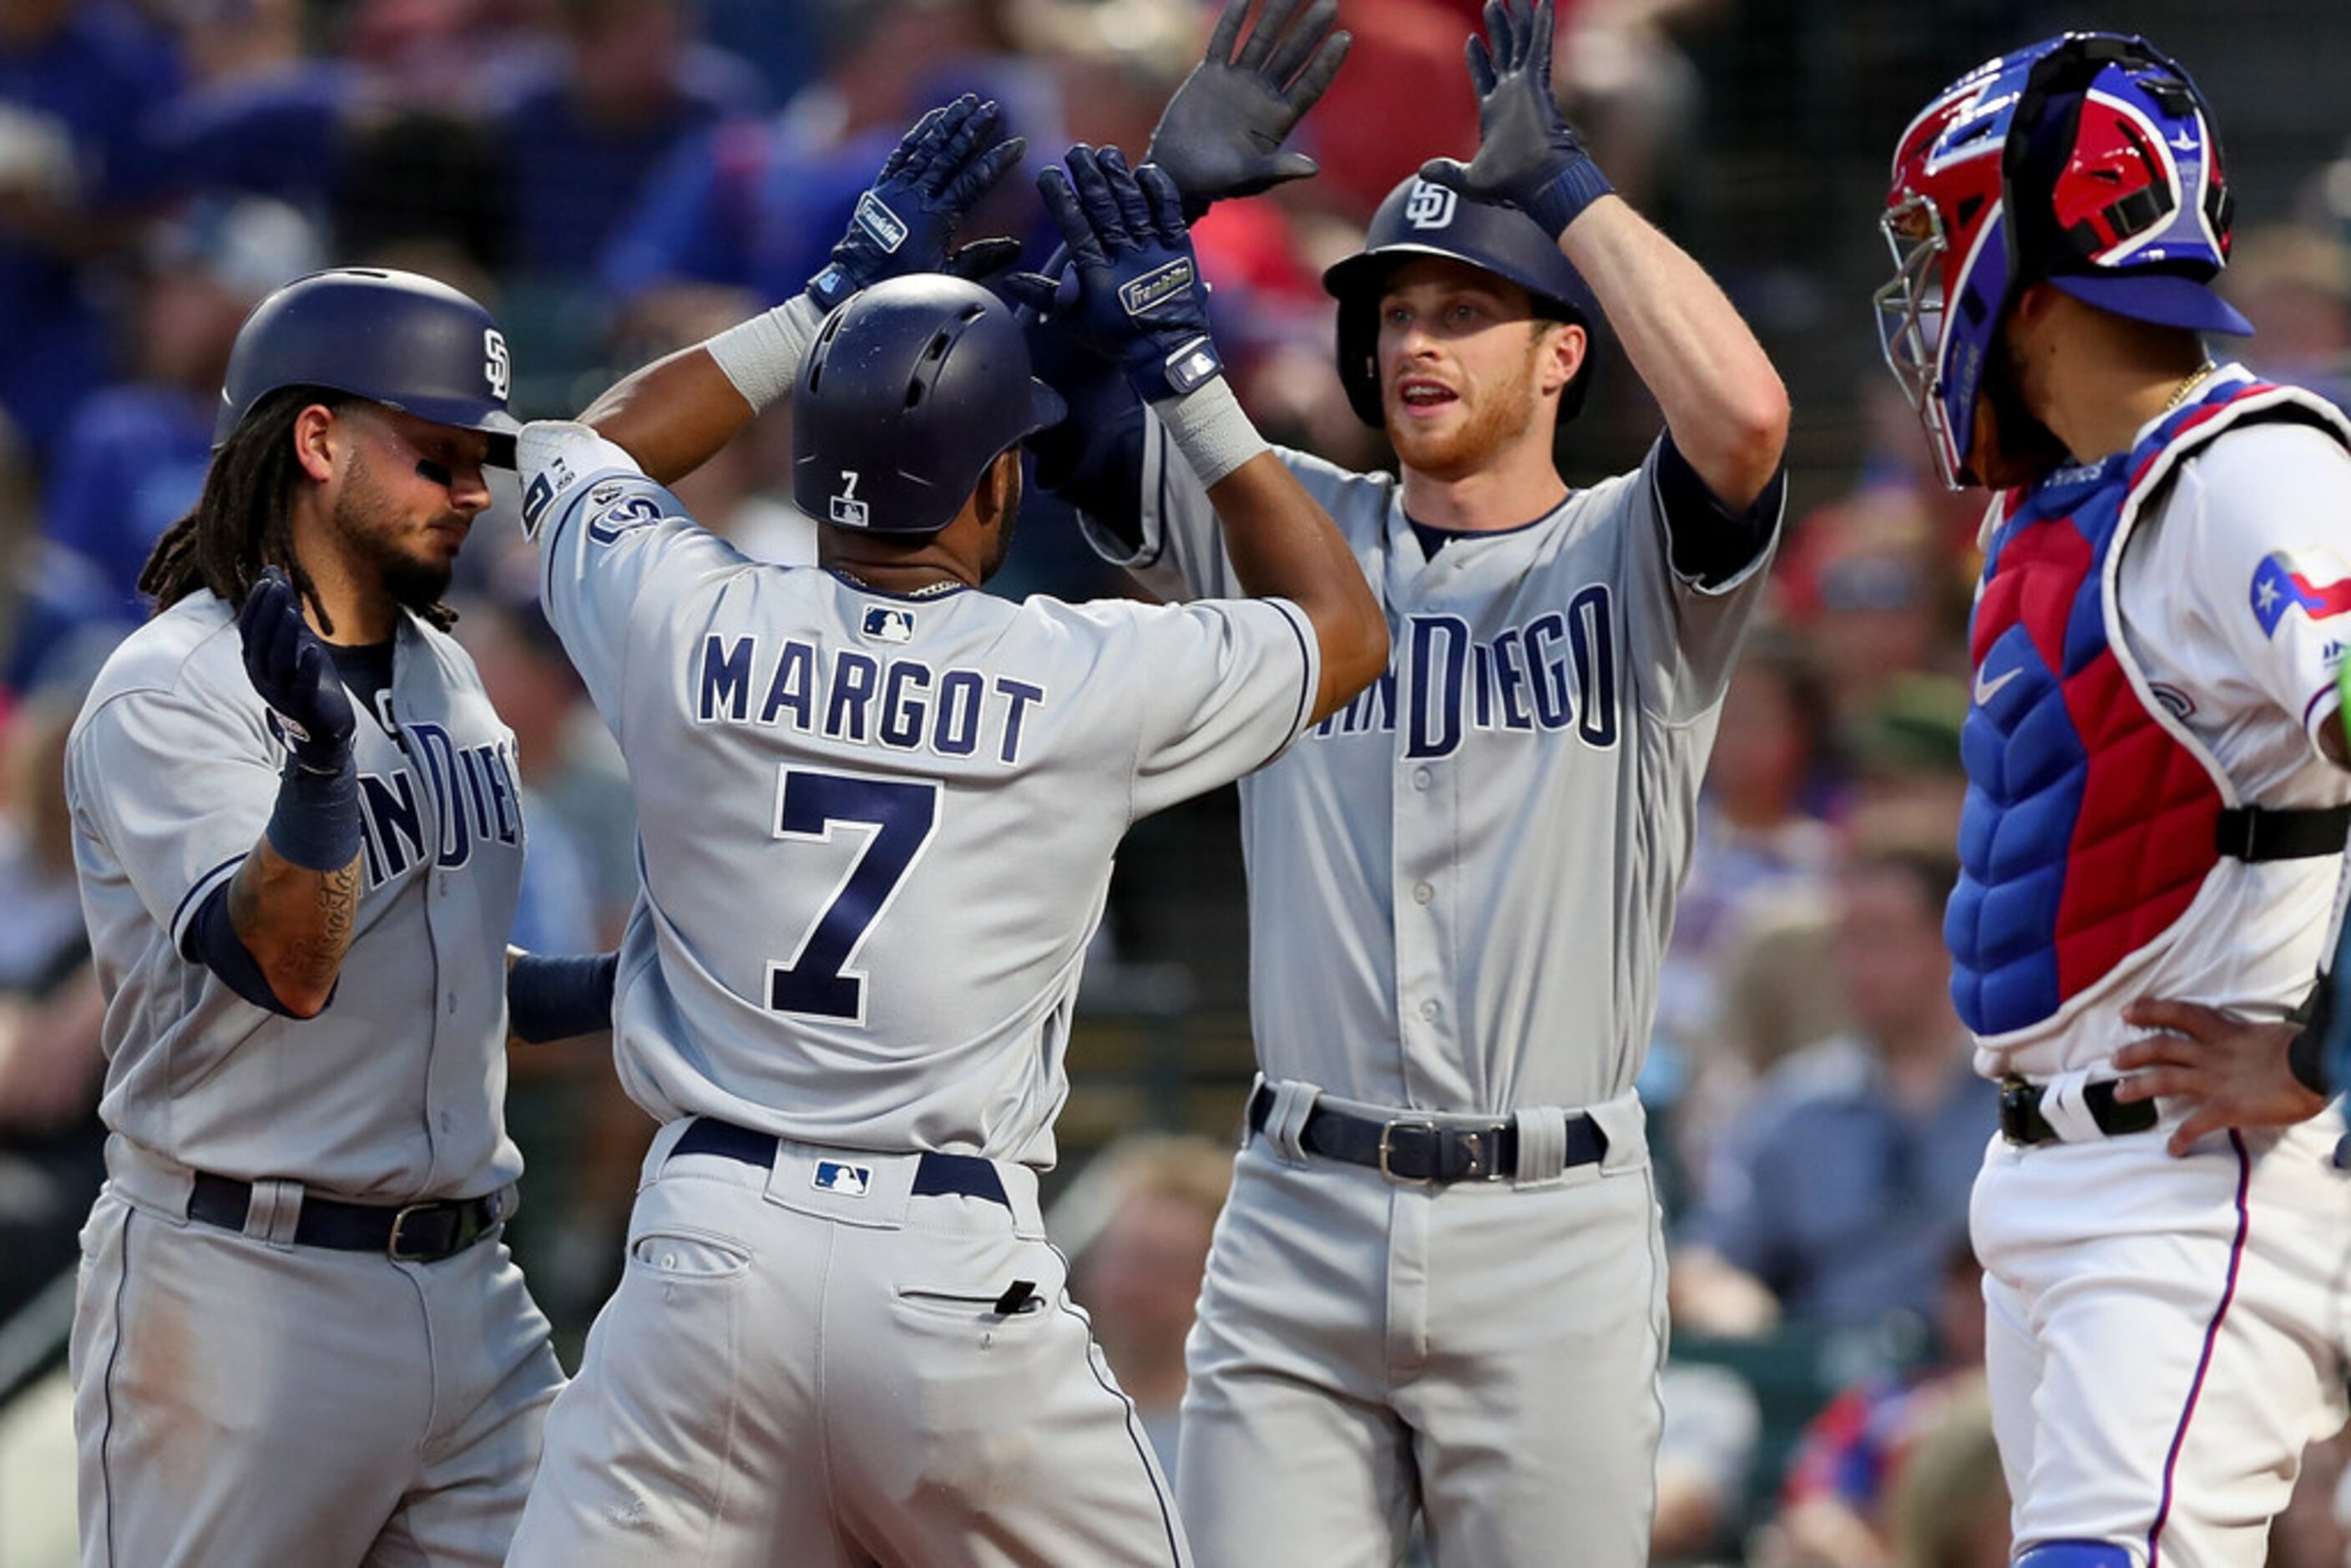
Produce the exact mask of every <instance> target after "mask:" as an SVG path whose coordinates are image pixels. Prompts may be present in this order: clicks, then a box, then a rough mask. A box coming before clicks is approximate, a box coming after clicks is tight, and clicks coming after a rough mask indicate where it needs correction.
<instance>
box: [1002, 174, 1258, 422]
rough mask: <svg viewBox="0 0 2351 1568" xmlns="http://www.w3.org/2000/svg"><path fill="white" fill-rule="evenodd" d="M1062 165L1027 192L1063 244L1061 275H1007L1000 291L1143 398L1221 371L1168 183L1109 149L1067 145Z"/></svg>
mask: <svg viewBox="0 0 2351 1568" xmlns="http://www.w3.org/2000/svg"><path fill="white" fill-rule="evenodd" d="M1063 162H1066V163H1067V164H1068V165H1069V172H1068V174H1067V175H1064V174H1063V173H1062V172H1061V170H1059V169H1048V170H1046V171H1045V172H1043V173H1042V174H1040V175H1039V176H1038V177H1037V187H1038V189H1039V191H1040V192H1041V193H1043V195H1044V198H1045V208H1046V210H1047V211H1048V212H1050V213H1051V214H1053V221H1054V223H1055V224H1056V225H1059V226H1060V228H1061V237H1062V239H1063V240H1064V241H1066V242H1067V244H1068V246H1069V253H1070V270H1069V272H1068V273H1067V274H1065V275H1064V277H1063V278H1062V279H1061V280H1059V281H1057V280H1055V279H1052V278H1049V277H1043V276H1041V275H1040V274H1037V273H1033V272H1031V273H1016V274H1014V275H1013V276H1012V277H1008V278H1006V279H1005V281H1004V290H1005V292H1006V293H1007V294H1008V295H1009V296H1010V297H1011V298H1013V299H1014V300H1015V301H1016V302H1018V303H1019V304H1021V305H1024V306H1026V307H1028V308H1029V309H1032V310H1034V311H1036V312H1037V313H1038V314H1039V315H1040V316H1041V317H1044V318H1045V319H1048V320H1051V321H1057V322H1060V323H1062V324H1064V325H1066V326H1067V327H1068V329H1070V331H1071V332H1072V333H1073V334H1075V335H1076V337H1077V338H1078V339H1079V340H1081V342H1083V343H1085V344H1087V345H1088V346H1090V347H1091V348H1092V349H1093V350H1094V351H1095V352H1096V353H1099V354H1101V355H1102V357H1103V358H1105V359H1109V360H1114V361H1117V363H1118V365H1119V368H1120V369H1121V370H1122V371H1123V372H1124V373H1125V375H1126V381H1127V384H1128V385H1129V386H1131V387H1133V388H1134V391H1135V392H1136V394H1137V395H1138V396H1140V397H1141V398H1142V399H1143V400H1144V402H1157V401H1159V400H1160V399H1162V398H1166V397H1175V396H1178V395H1180V394H1182V393H1184V392H1190V391H1192V390H1193V389H1194V388H1195V387H1197V386H1199V385H1201V384H1202V383H1204V382H1209V381H1212V380H1214V379H1215V378H1216V377H1217V376H1218V375H1220V374H1222V373H1223V372H1224V368H1225V367H1224V361H1222V360H1220V359H1219V358H1218V357H1217V346H1216V344H1215V342H1214V341H1213V340H1211V339H1210V338H1209V336H1208V300H1207V293H1208V289H1207V284H1206V283H1205V282H1203V281H1202V280H1201V278H1200V276H1199V267H1198V265H1197V264H1196V262H1195V261H1194V259H1193V256H1192V236H1191V234H1190V232H1189V231H1188V230H1187V229H1186V227H1185V224H1184V201H1183V197H1182V196H1181V195H1180V194H1178V193H1177V192H1176V189H1175V181H1173V180H1171V179H1169V178H1168V177H1167V173H1166V171H1165V170H1163V169H1158V168H1155V167H1153V166H1152V165H1151V164H1148V163H1146V164H1144V166H1143V168H1142V169H1141V170H1140V171H1134V170H1130V169H1128V168H1127V166H1126V158H1125V155H1124V154H1123V153H1122V152H1119V150H1118V149H1117V148H1115V147H1105V148H1103V149H1102V151H1101V152H1099V153H1097V152H1094V151H1093V150H1092V149H1091V148H1089V147H1085V146H1083V145H1080V146H1076V147H1072V148H1071V149H1070V154H1069V156H1068V157H1067V158H1066V159H1064V160H1063Z"/></svg>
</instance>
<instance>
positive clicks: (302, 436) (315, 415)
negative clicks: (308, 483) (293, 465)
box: [293, 402, 347, 483]
mask: <svg viewBox="0 0 2351 1568" xmlns="http://www.w3.org/2000/svg"><path fill="white" fill-rule="evenodd" d="M293 439H294V461H295V462H297V463H298V464H300V465H302V472H303V473H305V474H307V475H308V476H310V477H311V478H313V479H315V480H318V481H319V482H320V483H324V482H325V481H327V480H328V479H330V478H332V477H334V473H335V448H336V446H337V444H339V443H340V442H342V441H343V440H345V439H347V432H346V429H345V427H344V425H343V423H342V422H341V421H340V419H339V418H338V417H337V416H336V414H335V412H334V411H333V410H332V409H330V408H329V407H328V406H327V405H326V404H325V403H322V402H314V403H310V404H308V405H306V406H305V407H304V408H303V409H302V411H301V412H300V413H297V414H296V415H295V416H294V436H293Z"/></svg>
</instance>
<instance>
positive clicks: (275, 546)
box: [139, 386, 457, 636]
mask: <svg viewBox="0 0 2351 1568" xmlns="http://www.w3.org/2000/svg"><path fill="white" fill-rule="evenodd" d="M359 401H360V399H357V398H354V397H351V396H350V395H349V394H347V393H344V392H332V391H329V390H328V389H327V388H324V387H311V386H292V387H279V388H277V390H276V391H274V392H269V393H267V394H266V395H265V396H264V397H263V398H262V399H261V401H260V402H256V403H255V404H254V405H253V407H252V409H251V410H249V411H248V412H247V413H246V416H245V418H243V419H242V420H240V421H238V422H237V426H236V428H235V430H233V431H231V432H230V433H229V437H228V439H227V440H226V441H225V442H224V443H222V444H221V447H220V449H219V450H218V451H216V452H214V454H213V461H212V466H211V467H210V468H208V469H207V470H205V473H204V494H203V495H202V496H200V497H197V500H196V504H195V507H194V509H193V510H192V511H190V512H189V513H188V515H187V516H186V517H182V518H181V519H180V520H179V521H178V522H176V523H173V524H172V526H171V527H170V528H167V529H165V530H164V532H163V537H162V538H160V539H158V540H156V541H155V549H154V550H153V552H152V554H150V555H149V556H148V558H147V564H146V566H144V567H143V568H141V570H140V573H139V591H140V592H141V593H144V594H148V595H150V596H152V598H153V599H154V601H155V612H156V613H157V614H159V615H160V614H162V612H164V611H166V610H169V609H170V608H171V607H172V605H174V604H177V603H178V602H179V601H181V600H183V599H185V598H186V597H188V595H190V594H191V593H194V592H196V591H198V590H200V589H209V590H211V591H213V592H214V594H216V595H218V596H219V597H220V598H221V600H222V601H225V603H226V604H228V606H229V607H230V609H231V610H235V607H236V606H238V605H241V604H243V603H244V602H245V598H246V594H248V593H250V592H252V591H253V585H254V584H255V583H256V582H257V581H259V580H261V572H262V569H263V568H265V567H270V566H276V567H279V568H282V569H283V570H285V573H286V577H287V581H289V582H290V583H292V584H293V587H294V591H295V593H296V595H297V596H298V597H299V598H300V599H301V601H303V602H304V603H306V604H308V606H309V607H310V610H311V612H312V613H313V614H315V615H316V616H317V618H318V623H319V631H320V632H324V633H325V634H327V635H328V636H332V635H334V631H335V622H334V618H333V617H332V616H330V615H329V614H328V613H327V607H326V606H325V605H323V604H321V603H320V602H319V592H318V590H317V588H316V587H315V586H314V585H313V584H312V583H311V581H310V574H309V573H308V572H307V571H305V570H302V562H301V560H300V559H299V558H298V556H296V554H295V553H294V495H295V487H296V485H297V483H298V480H299V479H300V478H301V476H302V469H301V465H300V463H299V462H298V460H297V458H296V456H295V452H294V441H293V432H294V421H295V418H296V416H297V415H298V414H300V413H301V412H302V411H303V410H304V409H306V408H308V407H309V406H310V405H311V404H313V403H319V404H322V405H324V406H325V407H326V408H328V409H329V410H331V411H335V412H340V411H341V410H342V409H344V408H346V407H348V406H349V405H350V404H352V403H354V402H359ZM418 613H419V614H420V615H421V616H422V617H423V619H424V620H425V621H426V622H430V623H431V624H432V625H433V626H434V628H435V629H436V630H439V631H443V632H445V631H447V630H448V629H449V628H450V626H451V625H453V624H454V623H455V622H456V619H457V616H456V612H455V611H453V610H451V609H449V608H448V607H447V606H446V605H443V604H435V605H433V606H431V607H430V608H429V609H426V610H423V611H420V612H418Z"/></svg>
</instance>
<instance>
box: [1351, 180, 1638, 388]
mask: <svg viewBox="0 0 2351 1568" xmlns="http://www.w3.org/2000/svg"><path fill="white" fill-rule="evenodd" d="M1416 256H1450V257H1451V258H1452V259H1454V260H1455V261H1466V262H1468V264H1469V265H1470V266H1472V267H1483V268H1484V269H1485V270H1487V271H1488V272H1490V273H1492V274H1494V275H1495V276H1496V277H1505V278H1508V279H1509V280H1510V281H1511V282H1512V283H1515V284H1517V285H1518V286H1519V287H1521V288H1523V289H1525V290H1526V291H1527V293H1528V294H1529V295H1531V297H1532V298H1533V300H1534V307H1535V311H1536V314H1538V315H1540V316H1542V317H1544V318H1546V319H1550V320H1554V321H1572V322H1573V323H1574V324H1575V325H1577V326H1579V327H1583V328H1584V329H1587V330H1588V329H1590V327H1591V325H1592V318H1591V317H1590V316H1589V315H1587V314H1586V313H1585V311H1584V309H1583V306H1582V304H1580V303H1579V301H1581V300H1583V299H1584V298H1587V297H1588V296H1587V291H1586V289H1585V288H1584V286H1583V278H1581V277H1577V276H1576V272H1575V268H1574V267H1571V266H1569V265H1568V260H1567V257H1566V256H1562V255H1561V254H1560V249H1559V243H1558V242H1557V241H1556V240H1554V239H1552V236H1551V235H1547V234H1545V233H1543V231H1542V226H1541V225H1539V224H1537V223H1536V222H1535V221H1534V219H1532V218H1531V217H1529V216H1527V214H1524V213H1522V212H1520V211H1519V209H1518V208H1516V207H1506V206H1502V205H1499V204H1495V203H1491V202H1481V201H1479V200H1478V199H1477V198H1476V197H1474V196H1467V195H1464V194H1462V193H1460V192H1458V191H1456V190H1453V189H1452V188H1450V187H1449V186H1445V185H1440V184H1437V183H1436V182H1434V181H1430V180H1424V179H1422V178H1421V177H1420V176H1419V175H1417V174H1415V175H1413V176H1411V177H1410V178H1408V179H1406V180H1405V182H1404V183H1402V184H1401V185H1398V186H1397V187H1396V188H1395V190H1393V191H1390V192H1389V193H1388V198H1387V200H1386V201H1384V202H1382V203H1381V204H1380V210H1379V211H1378V212H1376V213H1374V214H1372V226H1371V230H1370V232H1369V233H1367V234H1365V235H1364V248H1363V249H1362V250H1360V251H1357V252H1356V253H1355V254H1354V255H1353V256H1348V257H1346V258H1345V259H1344V260H1343V261H1338V262H1334V263H1332V265H1331V266H1330V267H1327V268H1325V269H1324V271H1323V273H1322V288H1323V291H1324V292H1325V293H1327V294H1329V295H1330V296H1331V297H1332V298H1333V299H1336V300H1337V301H1338V302H1339V384H1340V385H1342V386H1343V387H1345V388H1346V389H1347V402H1349V403H1350V404H1351V405H1352V406H1353V408H1354V411H1355V417H1356V418H1358V419H1360V420H1362V421H1363V422H1364V423H1365V424H1368V425H1370V426H1372V427H1373V428H1374V429H1375V430H1376V429H1378V428H1379V427H1380V425H1381V424H1382V423H1384V422H1383V421H1382V419H1381V414H1380V365H1379V339H1380V321H1379V305H1380V290H1381V288H1382V287H1384V285H1385V283H1386V281H1387V276H1388V274H1389V272H1390V271H1392V270H1393V269H1394V268H1395V267H1397V266H1399V265H1401V264H1402V263H1404V262H1407V261H1410V260H1412V259H1413V258H1414V257H1416ZM1591 368H1592V367H1591V361H1590V360H1589V359H1586V361H1584V365H1583V369H1582V370H1580V371H1577V372H1576V376H1575V380H1573V382H1569V383H1568V384H1567V389H1566V390H1565V391H1564V392H1561V393H1560V396H1559V417H1560V418H1561V419H1562V421H1564V420H1569V419H1573V418H1574V417H1575V413H1576V411H1577V410H1578V409H1580V408H1582V407H1583V389H1584V383H1585V382H1589V381H1590V380H1591V379H1592V375H1591Z"/></svg>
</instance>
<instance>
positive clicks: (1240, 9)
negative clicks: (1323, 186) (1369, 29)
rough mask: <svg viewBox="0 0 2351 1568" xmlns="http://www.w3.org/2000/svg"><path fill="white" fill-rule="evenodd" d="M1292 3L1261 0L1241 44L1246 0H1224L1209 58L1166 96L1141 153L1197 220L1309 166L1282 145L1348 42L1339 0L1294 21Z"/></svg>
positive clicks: (1300, 175) (1322, 2)
mask: <svg viewBox="0 0 2351 1568" xmlns="http://www.w3.org/2000/svg"><path fill="white" fill-rule="evenodd" d="M1298 5H1299V0H1266V6H1265V10H1264V12H1263V14H1262V15H1260V16H1259V17H1258V21H1257V26H1256V27H1255V28H1253V29H1251V31H1250V33H1249V41H1248V42H1247V43H1240V42H1239V40H1240V31H1241V19H1242V18H1243V17H1244V16H1247V15H1248V14H1249V0H1227V3H1226V5H1225V10H1224V15H1223V16H1219V17H1217V30H1216V32H1215V33H1214V34H1213V35H1212V36H1211V37H1209V39H1208V52H1207V56H1206V57H1203V58H1202V60H1201V61H1200V63H1199V64H1198V65H1196V66H1195V67H1193V68H1192V74H1191V75H1190V76H1187V77H1186V78H1184V85H1183V86H1181V87H1179V88H1177V89H1175V97H1173V98H1171V99H1168V100H1167V108H1166V110H1165V111H1164V112H1162V113H1161V115H1160V116H1159V125H1158V128H1157V129H1156V130H1155V131H1152V133H1151V146H1150V148H1149V149H1148V150H1147V151H1146V152H1144V159H1145V160H1146V161H1147V162H1152V163H1156V164H1158V165H1159V166H1160V167H1161V168H1163V169H1165V170H1166V171H1167V173H1168V175H1169V177H1170V178H1172V179H1173V180H1174V181H1175V188H1176V189H1177V190H1178V191H1180V192H1182V193H1183V194H1184V215H1185V216H1186V217H1187V218H1197V217H1199V215H1200V214H1203V213H1205V212H1207V210H1208V204H1210V203H1211V202H1219V201H1222V200H1224V199H1225V198H1226V197H1228V196H1253V195H1256V194H1257V193H1259V192H1260V191H1268V190H1271V189H1272V188H1273V187H1274V186H1276V185H1279V184H1281V183H1284V182H1285V181H1289V180H1303V179H1305V178H1307V177H1308V176H1309V175H1311V174H1313V173H1314V172H1316V166H1315V162H1314V160H1313V159H1311V158H1309V157H1308V156H1307V155H1306V154H1305V153H1303V152H1282V151H1281V144H1282V142H1283V141H1284V140H1286V139H1287V138H1288V137H1289V135H1290V131H1293V130H1295V129H1297V126H1298V122H1299V121H1300V120H1302V119H1304V118H1305V117H1306V111H1307V110H1310V109H1312V108H1313V107H1314V105H1315V104H1316V103H1317V102H1318V101H1320V100H1321V99H1322V95H1323V94H1324V93H1325V92H1327V91H1329V90H1330V87H1331V80H1332V78H1333V77H1335V76H1337V75H1338V74H1339V65H1340V62H1341V61H1343V60H1344V59H1345V58H1346V57H1347V50H1348V47H1350V46H1351V45H1352V44H1353V42H1354V39H1353V36H1352V35H1350V34H1347V33H1344V32H1333V31H1332V22H1333V21H1335V20H1336V19H1337V17H1338V15H1339V3H1338V0H1313V4H1312V5H1310V6H1308V7H1307V11H1306V16H1305V17H1304V18H1303V19H1302V20H1300V21H1298V22H1297V23H1296V25H1295V26H1292V25H1291V23H1292V18H1293V17H1295V16H1297V12H1298ZM1237 44H1238V52H1236V49H1235V46H1236V45H1237Z"/></svg>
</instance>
